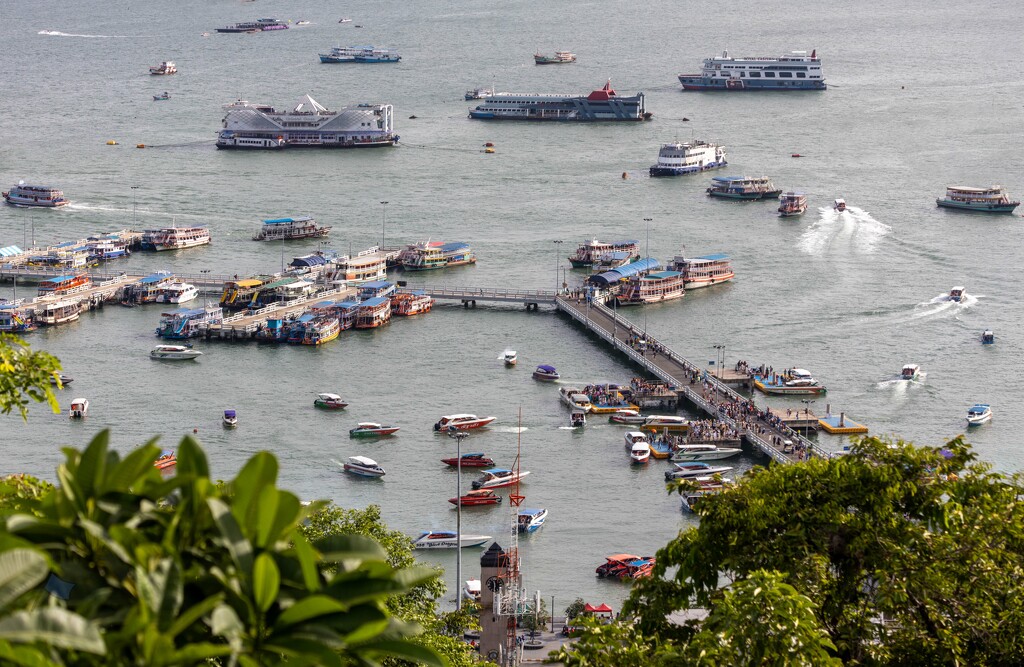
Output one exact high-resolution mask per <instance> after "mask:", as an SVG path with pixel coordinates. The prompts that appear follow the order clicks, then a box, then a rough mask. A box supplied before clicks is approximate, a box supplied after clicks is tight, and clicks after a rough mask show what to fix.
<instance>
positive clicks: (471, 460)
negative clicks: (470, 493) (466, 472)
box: [441, 452, 494, 468]
mask: <svg viewBox="0 0 1024 667" xmlns="http://www.w3.org/2000/svg"><path fill="white" fill-rule="evenodd" d="M460 460H461V465H462V467H463V468H493V467H494V461H493V460H492V459H489V458H487V457H486V456H484V455H483V454H482V453H480V452H473V453H470V454H463V455H462V456H461V458H460V457H456V456H453V457H451V458H448V459H441V463H445V464H447V465H450V466H451V467H453V468H457V467H458V466H459V465H460Z"/></svg>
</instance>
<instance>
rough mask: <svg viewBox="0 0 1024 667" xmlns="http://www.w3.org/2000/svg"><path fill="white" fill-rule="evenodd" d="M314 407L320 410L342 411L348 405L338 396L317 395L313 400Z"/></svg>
mask: <svg viewBox="0 0 1024 667" xmlns="http://www.w3.org/2000/svg"><path fill="white" fill-rule="evenodd" d="M313 405H314V406H316V407H318V408H323V409H325V410H341V409H342V408H344V407H346V406H347V405H348V403H347V402H346V401H345V399H343V398H342V397H341V396H338V395H337V394H326V393H325V394H317V395H316V398H315V399H314V400H313Z"/></svg>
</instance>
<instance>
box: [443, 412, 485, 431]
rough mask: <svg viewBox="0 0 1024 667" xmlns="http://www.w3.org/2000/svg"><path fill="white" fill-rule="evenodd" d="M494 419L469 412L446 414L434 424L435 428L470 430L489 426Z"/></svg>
mask: <svg viewBox="0 0 1024 667" xmlns="http://www.w3.org/2000/svg"><path fill="white" fill-rule="evenodd" d="M494 419H495V418H494V417H477V416H476V415H469V414H462V415H445V416H444V417H441V419H439V420H438V421H437V423H436V424H434V430H435V431H448V430H452V429H454V430H457V431H468V430H470V429H473V428H480V427H482V426H487V425H488V424H490V423H491V422H492V421H494Z"/></svg>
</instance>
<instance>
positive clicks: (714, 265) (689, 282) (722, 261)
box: [670, 253, 736, 289]
mask: <svg viewBox="0 0 1024 667" xmlns="http://www.w3.org/2000/svg"><path fill="white" fill-rule="evenodd" d="M670 266H671V268H672V269H673V270H675V271H679V272H680V273H681V274H682V276H683V287H684V288H685V289H698V288H700V287H710V286H711V285H718V284H720V283H724V282H728V281H730V280H732V279H733V278H735V277H736V274H735V272H733V270H732V260H730V259H729V256H728V255H726V254H724V253H715V254H713V255H701V256H700V257H683V256H682V255H676V256H675V258H674V259H673V260H672V263H671V265H670Z"/></svg>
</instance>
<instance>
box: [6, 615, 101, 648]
mask: <svg viewBox="0 0 1024 667" xmlns="http://www.w3.org/2000/svg"><path fill="white" fill-rule="evenodd" d="M0 639H6V640H8V641H11V642H15V643H21V644H34V643H36V642H40V643H43V644H50V645H52V646H56V647H59V648H65V649H71V650H74V651H85V652H86V653H95V654H97V655H102V654H103V653H105V652H106V646H105V645H104V644H103V638H102V637H101V636H100V631H99V628H98V627H97V626H96V625H95V624H94V623H92V622H90V621H87V620H85V619H84V618H82V617H81V616H79V615H77V614H73V613H71V612H70V611H68V610H66V609H61V608H60V607H46V608H43V609H36V610H33V611H16V612H14V613H13V614H10V615H8V616H6V617H4V618H0Z"/></svg>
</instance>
